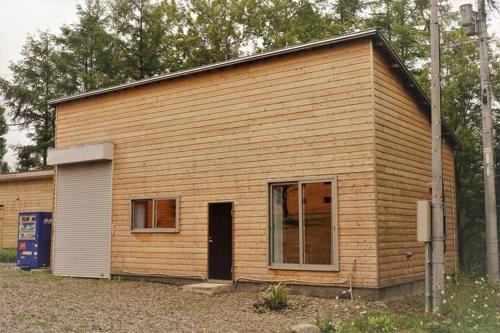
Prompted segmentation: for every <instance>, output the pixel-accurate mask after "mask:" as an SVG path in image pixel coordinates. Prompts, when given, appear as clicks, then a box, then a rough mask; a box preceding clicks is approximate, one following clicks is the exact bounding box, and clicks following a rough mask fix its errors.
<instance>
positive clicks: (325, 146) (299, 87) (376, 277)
mask: <svg viewBox="0 0 500 333" xmlns="http://www.w3.org/2000/svg"><path fill="white" fill-rule="evenodd" d="M50 104H51V105H52V106H55V107H56V112H57V126H56V138H55V142H56V143H55V145H56V146H55V149H54V150H52V151H50V152H49V159H48V160H49V163H50V164H51V165H53V166H55V198H56V199H55V210H54V211H55V216H54V218H55V219H54V231H53V261H52V263H53V267H52V268H53V272H54V273H55V274H57V275H64V276H81V277H97V278H109V277H111V276H113V275H128V276H155V277H158V276H164V277H170V278H201V277H202V278H207V279H214V280H229V281H236V280H238V281H267V282H269V281H283V280H284V281H289V282H291V283H296V284H312V285H315V284H316V285H318V284H319V285H328V286H338V287H345V286H348V285H350V284H352V286H353V287H354V288H363V289H371V290H383V289H385V288H388V287H392V286H399V285H404V284H406V283H408V282H413V281H417V280H420V279H422V278H423V274H424V247H423V244H422V243H419V242H417V240H416V203H417V200H420V199H430V197H431V194H430V183H431V126H430V102H429V100H428V98H427V96H426V95H425V93H424V92H423V91H422V89H421V88H420V87H419V86H418V84H417V82H416V81H415V79H414V78H413V76H412V75H411V74H410V73H409V72H408V70H407V69H406V67H405V66H404V64H403V63H402V61H401V60H400V58H399V57H398V56H397V55H396V54H395V52H394V51H393V50H392V48H391V47H390V45H389V43H388V42H387V41H386V40H385V38H384V37H383V36H382V35H381V34H379V33H378V32H377V31H376V30H368V31H363V32H359V33H353V34H349V35H344V36H340V37H335V38H331V39H328V40H324V41H319V42H312V43H308V44H303V45H299V46H295V47H290V48H285V49H281V50H276V51H272V52H267V53H261V54H257V55H253V56H249V57H245V58H240V59H235V60H230V61H226V62H222V63H217V64H213V65H208V66H204V67H199V68H195V69H191V70H187V71H182V72H176V73H171V74H167V75H163V76H158V77H153V78H150V79H146V80H142V81H137V82H132V83H129V84H125V85H121V86H117V87H111V88H106V89H102V90H98V91H94V92H89V93H85V94H81V95H76V96H70V97H64V98H60V99H57V100H53V101H51V102H50ZM443 134H444V140H443V155H444V190H445V198H446V213H447V214H446V237H447V238H446V258H445V261H446V269H447V270H448V271H450V272H451V271H454V270H455V269H456V263H457V241H456V208H455V185H454V177H455V175H454V172H455V171H454V163H453V159H454V157H453V151H454V149H457V148H458V147H459V142H458V140H457V139H456V137H455V136H454V134H453V133H452V132H451V131H450V130H449V128H448V127H447V126H446V123H445V122H444V121H443Z"/></svg>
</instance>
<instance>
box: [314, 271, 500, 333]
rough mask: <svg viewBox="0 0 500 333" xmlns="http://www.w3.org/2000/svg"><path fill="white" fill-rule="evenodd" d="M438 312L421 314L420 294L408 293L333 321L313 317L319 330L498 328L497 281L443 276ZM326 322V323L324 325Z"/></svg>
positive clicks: (442, 332)
mask: <svg viewBox="0 0 500 333" xmlns="http://www.w3.org/2000/svg"><path fill="white" fill-rule="evenodd" d="M447 283H448V286H447V290H446V294H445V296H444V302H443V307H442V311H441V313H440V314H425V313H424V304H423V296H409V297H405V298H403V299H401V300H400V301H399V302H394V303H392V304H391V305H390V306H389V307H388V308H387V309H384V310H379V311H376V312H374V311H372V312H370V311H369V312H366V313H363V314H361V315H357V316H352V317H350V318H348V319H346V320H344V321H343V322H341V323H338V324H337V325H334V324H333V323H332V324H330V322H331V320H330V318H331V317H330V318H328V317H325V318H317V319H316V324H317V326H318V327H320V329H321V332H340V333H361V332H367V333H392V332H422V333H424V332H429V333H452V332H465V333H467V332H484V333H489V332H500V284H496V285H492V284H489V283H488V282H487V281H486V279H485V278H478V279H473V278H471V277H467V276H458V277H456V278H452V277H447ZM327 324H328V325H327Z"/></svg>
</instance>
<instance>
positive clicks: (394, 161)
mask: <svg viewBox="0 0 500 333" xmlns="http://www.w3.org/2000/svg"><path fill="white" fill-rule="evenodd" d="M374 107H375V127H376V137H375V140H376V153H375V156H376V170H377V173H376V184H377V219H378V242H379V245H378V246H379V249H378V251H379V269H380V286H381V287H383V286H389V285H394V284H399V283H404V282H408V281H413V280H416V279H420V278H423V275H424V258H425V251H424V246H423V243H420V242H417V237H416V204H417V200H421V199H427V200H430V199H431V192H430V189H429V186H430V184H431V181H432V173H431V125H430V118H429V117H428V115H426V114H425V113H424V112H423V110H421V108H420V107H419V106H418V104H417V101H416V100H415V98H414V97H413V96H412V95H411V93H410V92H409V90H408V89H406V88H405V86H404V83H403V82H402V81H401V80H400V79H399V78H398V77H397V76H396V75H395V74H394V71H393V70H391V69H390V64H388V63H387V62H386V60H385V59H384V57H383V55H382V54H380V53H379V52H378V51H376V52H375V53H374ZM453 158H454V157H453V151H452V149H451V148H450V145H449V144H448V143H445V144H443V176H444V192H445V199H446V207H447V214H448V217H447V228H448V232H447V239H446V256H445V262H446V269H447V271H454V270H455V268H456V262H457V248H456V246H457V243H456V215H455V214H456V209H455V180H454V179H455V175H454V162H453ZM409 251H411V252H412V253H413V256H412V257H410V258H409V259H408V258H407V257H406V254H407V252H409Z"/></svg>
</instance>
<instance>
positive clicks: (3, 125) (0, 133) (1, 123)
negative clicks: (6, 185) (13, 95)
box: [0, 106, 9, 173]
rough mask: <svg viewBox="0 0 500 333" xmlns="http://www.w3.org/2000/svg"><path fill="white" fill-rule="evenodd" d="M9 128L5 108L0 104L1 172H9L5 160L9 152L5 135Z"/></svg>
mask: <svg viewBox="0 0 500 333" xmlns="http://www.w3.org/2000/svg"><path fill="white" fill-rule="evenodd" d="M7 130H8V127H7V121H6V119H5V109H4V108H3V107H2V106H0V173H5V172H9V165H8V164H7V162H5V161H4V156H5V154H6V153H7V140H6V139H5V138H4V135H5V134H7Z"/></svg>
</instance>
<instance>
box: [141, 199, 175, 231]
mask: <svg viewBox="0 0 500 333" xmlns="http://www.w3.org/2000/svg"><path fill="white" fill-rule="evenodd" d="M177 201H178V199H177V197H174V198H161V199H134V200H132V231H134V232H177V231H178V225H179V223H178V218H179V217H178V202H177Z"/></svg>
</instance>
